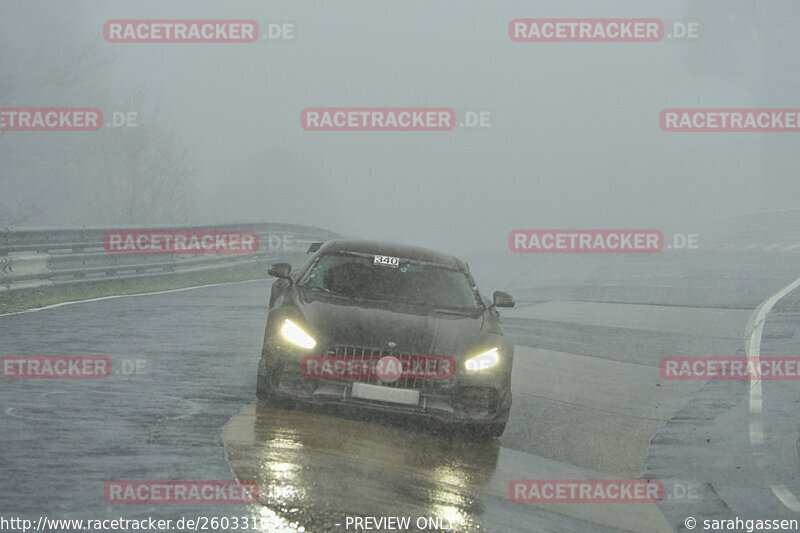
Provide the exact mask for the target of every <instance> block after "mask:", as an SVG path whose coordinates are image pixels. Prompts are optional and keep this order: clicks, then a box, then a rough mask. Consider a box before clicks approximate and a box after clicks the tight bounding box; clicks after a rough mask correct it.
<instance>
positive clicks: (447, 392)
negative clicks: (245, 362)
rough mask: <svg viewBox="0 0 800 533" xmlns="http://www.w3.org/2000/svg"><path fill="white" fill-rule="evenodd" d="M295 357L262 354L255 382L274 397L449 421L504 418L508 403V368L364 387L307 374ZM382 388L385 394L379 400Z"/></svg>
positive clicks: (376, 382)
mask: <svg viewBox="0 0 800 533" xmlns="http://www.w3.org/2000/svg"><path fill="white" fill-rule="evenodd" d="M299 361H300V357H298V356H297V354H291V353H285V352H283V351H281V350H276V351H273V352H270V353H266V354H264V356H262V359H261V362H260V364H259V370H258V371H259V382H260V383H261V384H262V386H266V387H268V388H269V390H270V393H271V394H272V395H273V396H277V397H281V398H286V399H291V400H295V401H300V402H303V403H310V404H316V405H343V406H352V407H353V408H358V409H366V410H370V411H382V412H391V413H403V414H408V415H414V416H420V417H425V418H431V419H436V420H439V421H442V422H451V423H469V424H475V425H481V424H487V425H488V424H493V423H497V422H504V421H506V420H507V419H508V413H509V409H510V407H511V379H510V368H508V369H505V368H498V369H497V370H496V371H493V372H490V371H487V372H486V373H482V374H479V375H468V374H466V372H456V373H455V375H453V376H452V377H450V378H447V379H436V380H425V382H423V383H420V382H419V380H416V381H417V382H416V383H411V382H408V381H398V382H395V383H388V382H387V383H383V382H381V381H380V380H369V383H368V386H367V387H360V386H359V385H357V384H359V383H363V384H367V382H365V381H364V380H347V379H308V378H306V377H304V376H302V375H301V371H300V362H299ZM354 385H356V386H355V387H354ZM354 389H357V390H354ZM364 389H368V392H369V394H364ZM397 391H399V392H397ZM412 392H413V394H412ZM373 393H375V394H373ZM384 393H385V396H386V398H384V399H379V398H380V397H381V396H382V395H384ZM364 396H367V397H366V398H365V397H364ZM374 396H377V397H378V398H376V397H374ZM414 399H415V400H416V401H413V400H414ZM412 401H413V403H412Z"/></svg>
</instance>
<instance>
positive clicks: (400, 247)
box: [317, 240, 469, 272]
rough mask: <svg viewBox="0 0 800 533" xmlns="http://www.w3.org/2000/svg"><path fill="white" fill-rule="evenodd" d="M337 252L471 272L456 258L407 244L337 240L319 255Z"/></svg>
mask: <svg viewBox="0 0 800 533" xmlns="http://www.w3.org/2000/svg"><path fill="white" fill-rule="evenodd" d="M336 252H357V253H366V254H376V255H388V256H391V257H401V258H404V259H413V260H416V261H423V262H425V263H434V264H437V265H442V266H445V267H449V268H457V269H459V270H463V271H466V272H469V267H468V266H467V265H466V263H464V262H463V261H461V260H460V259H458V258H457V257H455V256H452V255H449V254H445V253H442V252H437V251H436V250H431V249H429V248H422V247H420V246H409V245H406V244H396V243H390V242H382V241H363V240H336V241H328V242H326V243H324V244H323V245H322V246H321V247H320V249H319V252H317V253H318V254H324V253H336Z"/></svg>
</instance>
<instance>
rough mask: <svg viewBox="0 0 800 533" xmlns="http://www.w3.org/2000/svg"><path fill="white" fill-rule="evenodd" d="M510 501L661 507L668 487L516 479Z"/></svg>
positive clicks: (644, 481)
mask: <svg viewBox="0 0 800 533" xmlns="http://www.w3.org/2000/svg"><path fill="white" fill-rule="evenodd" d="M508 497H509V498H510V499H511V500H512V501H514V502H519V503H657V502H660V501H661V500H662V499H663V497H664V484H663V483H662V482H661V481H659V480H656V479H515V480H514V481H512V482H511V483H510V484H509V485H508Z"/></svg>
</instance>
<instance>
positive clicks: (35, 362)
mask: <svg viewBox="0 0 800 533" xmlns="http://www.w3.org/2000/svg"><path fill="white" fill-rule="evenodd" d="M0 372H1V373H2V378H3V379H105V378H107V377H109V376H110V375H111V358H109V357H108V356H106V355H4V356H2V357H0Z"/></svg>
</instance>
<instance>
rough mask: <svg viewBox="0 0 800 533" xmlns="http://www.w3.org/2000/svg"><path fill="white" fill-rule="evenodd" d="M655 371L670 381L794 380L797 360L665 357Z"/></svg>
mask: <svg viewBox="0 0 800 533" xmlns="http://www.w3.org/2000/svg"><path fill="white" fill-rule="evenodd" d="M658 369H659V372H660V373H661V377H662V378H664V379H670V380H689V381H691V380H712V379H720V380H740V379H741V380H745V379H759V380H796V379H800V357H713V356H712V357H664V358H663V359H661V362H660V363H659V365H658Z"/></svg>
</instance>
